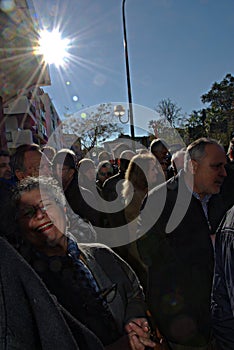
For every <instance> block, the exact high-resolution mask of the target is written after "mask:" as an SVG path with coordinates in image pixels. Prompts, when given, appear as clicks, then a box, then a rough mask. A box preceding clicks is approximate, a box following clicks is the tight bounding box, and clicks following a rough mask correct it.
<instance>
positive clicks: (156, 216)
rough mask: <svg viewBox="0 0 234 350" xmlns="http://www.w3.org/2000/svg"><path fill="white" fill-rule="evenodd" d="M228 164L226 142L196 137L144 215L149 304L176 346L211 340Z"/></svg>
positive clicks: (153, 195) (193, 346)
mask: <svg viewBox="0 0 234 350" xmlns="http://www.w3.org/2000/svg"><path fill="white" fill-rule="evenodd" d="M225 165H226V156H225V152H224V150H223V148H222V147H221V145H219V144H218V143H217V142H216V141H214V140H209V139H205V138H202V139H199V140H196V141H195V142H193V143H192V144H190V145H189V146H188V148H187V150H186V154H185V166H184V171H181V172H179V174H178V175H177V176H176V177H174V178H172V179H170V180H168V181H167V182H166V183H164V184H162V185H160V186H158V187H156V188H155V189H153V190H152V191H151V192H150V194H149V196H148V200H147V202H146V204H145V207H144V209H143V210H142V213H141V227H140V229H139V234H140V235H141V236H142V237H141V238H140V239H139V240H138V249H139V253H140V255H141V257H142V260H143V262H144V263H145V264H146V265H147V266H148V291H147V294H148V302H149V307H150V309H151V311H152V314H153V317H154V319H155V321H156V323H157V324H158V326H159V329H160V330H161V332H162V333H163V334H164V335H165V336H166V338H167V339H168V340H169V342H170V345H171V347H172V349H173V350H174V349H176V350H177V349H179V350H180V349H184V350H187V349H201V350H205V349H207V346H208V343H209V337H210V293H211V286H212V277H213V245H212V240H213V238H214V236H215V235H214V234H215V232H216V229H217V227H218V224H219V222H220V220H221V218H222V216H223V214H224V212H225V210H226V208H225V203H223V202H222V198H221V197H220V195H219V194H218V193H219V191H220V187H221V185H222V182H223V180H224V178H225V176H226V170H225Z"/></svg>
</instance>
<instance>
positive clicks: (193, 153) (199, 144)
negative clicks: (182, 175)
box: [184, 137, 223, 172]
mask: <svg viewBox="0 0 234 350" xmlns="http://www.w3.org/2000/svg"><path fill="white" fill-rule="evenodd" d="M207 145H216V146H218V147H220V148H222V149H223V146H222V145H221V144H220V143H219V142H218V141H216V140H214V139H209V138H206V137H201V138H200V139H197V140H195V141H193V142H192V143H190V145H188V147H187V149H186V152H185V156H184V169H185V172H187V171H188V169H189V161H190V159H191V160H195V161H197V162H199V161H200V160H201V159H202V158H203V157H205V155H206V151H205V148H206V146H207Z"/></svg>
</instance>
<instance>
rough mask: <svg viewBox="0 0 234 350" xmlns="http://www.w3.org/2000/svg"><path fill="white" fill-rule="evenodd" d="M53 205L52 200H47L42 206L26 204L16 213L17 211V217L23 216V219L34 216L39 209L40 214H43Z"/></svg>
mask: <svg viewBox="0 0 234 350" xmlns="http://www.w3.org/2000/svg"><path fill="white" fill-rule="evenodd" d="M53 205H54V203H53V202H48V203H46V204H44V205H43V206H40V205H35V206H34V205H30V206H27V207H25V208H24V209H22V210H20V211H19V212H18V213H17V216H16V217H17V219H20V218H21V219H22V218H25V219H32V218H33V217H35V216H36V214H37V212H38V210H40V212H41V213H42V214H45V213H46V212H47V211H48V210H49V209H50V208H51V207H52V206H53Z"/></svg>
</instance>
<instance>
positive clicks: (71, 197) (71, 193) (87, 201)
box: [64, 175, 101, 227]
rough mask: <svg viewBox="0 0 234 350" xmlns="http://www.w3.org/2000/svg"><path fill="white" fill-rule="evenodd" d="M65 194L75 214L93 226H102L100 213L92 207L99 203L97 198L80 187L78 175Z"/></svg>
mask: <svg viewBox="0 0 234 350" xmlns="http://www.w3.org/2000/svg"><path fill="white" fill-rule="evenodd" d="M64 194H65V197H66V199H67V201H68V204H69V205H70V207H71V209H72V210H73V211H74V213H76V214H78V215H80V216H81V217H82V218H83V219H87V220H88V221H90V222H91V224H92V225H93V226H97V227H99V226H100V222H101V219H100V212H99V211H98V210H96V209H95V208H93V207H92V205H95V203H97V202H96V199H95V196H94V194H93V193H92V192H90V191H89V190H87V189H86V188H84V187H81V186H79V185H78V179H77V175H75V176H74V177H73V179H72V181H71V182H70V184H69V185H68V187H67V188H66V190H65V191H64ZM96 206H97V204H96Z"/></svg>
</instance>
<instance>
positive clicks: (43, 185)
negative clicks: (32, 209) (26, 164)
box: [13, 176, 66, 208]
mask: <svg viewBox="0 0 234 350" xmlns="http://www.w3.org/2000/svg"><path fill="white" fill-rule="evenodd" d="M33 190H40V191H41V192H44V193H46V194H47V195H48V196H49V197H50V198H51V199H52V200H54V201H55V202H56V203H58V204H59V205H60V206H63V207H64V206H65V204H66V199H65V196H64V194H63V192H62V190H61V187H60V186H59V185H58V182H57V181H56V180H55V179H54V178H52V177H48V176H39V177H26V178H25V179H23V180H22V181H20V183H18V185H17V186H16V188H15V190H14V194H13V201H14V204H15V206H16V208H17V207H18V205H19V203H20V199H21V196H22V194H23V193H25V192H31V191H33Z"/></svg>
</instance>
